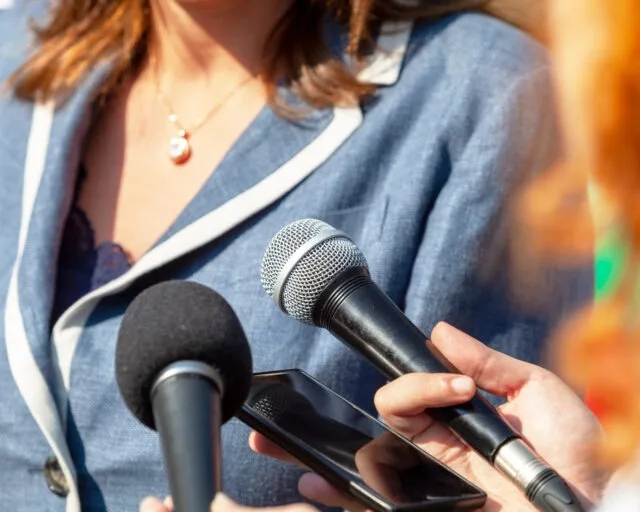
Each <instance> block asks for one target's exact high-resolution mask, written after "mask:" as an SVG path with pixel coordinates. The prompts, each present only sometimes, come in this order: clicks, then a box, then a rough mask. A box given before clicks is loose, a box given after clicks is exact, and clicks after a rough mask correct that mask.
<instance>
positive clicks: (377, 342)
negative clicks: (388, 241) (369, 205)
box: [314, 268, 520, 463]
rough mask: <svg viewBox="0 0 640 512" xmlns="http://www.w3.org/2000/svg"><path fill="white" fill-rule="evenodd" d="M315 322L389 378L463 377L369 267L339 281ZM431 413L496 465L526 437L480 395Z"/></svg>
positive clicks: (322, 301)
mask: <svg viewBox="0 0 640 512" xmlns="http://www.w3.org/2000/svg"><path fill="white" fill-rule="evenodd" d="M314 322H315V324H316V325H318V326H320V327H324V328H326V329H328V330H329V331H330V332H331V333H332V334H333V335H334V336H336V337H337V338H338V339H340V340H342V341H343V342H345V343H346V344H347V345H349V346H350V347H351V348H353V349H354V350H355V351H356V352H358V353H360V354H362V355H364V356H365V357H366V358H367V359H368V360H369V361H370V362H371V363H373V365H374V366H376V367H377V368H378V369H379V370H380V371H381V372H382V373H383V374H384V375H385V376H386V377H388V378H389V379H395V378H398V377H400V376H401V375H405V374H407V373H414V372H426V373H460V371H459V370H458V369H456V368H455V367H454V366H453V365H452V364H451V363H450V362H449V361H447V359H446V358H445V357H444V356H443V355H442V353H441V352H440V351H439V350H438V349H437V348H436V347H435V346H434V345H433V343H432V342H431V341H428V339H427V336H425V335H424V334H423V333H422V332H421V331H420V330H419V329H418V328H417V327H416V326H415V325H414V324H413V323H412V322H411V321H410V320H409V319H408V318H407V317H406V316H405V314H404V313H403V312H402V310H400V308H398V307H397V306H396V305H395V303H394V302H393V301H392V300H391V299H390V298H389V297H388V296H387V295H386V294H385V293H384V292H383V291H382V290H381V289H380V288H379V287H378V286H377V285H376V284H375V283H374V282H373V281H371V279H370V277H369V273H368V271H367V270H366V269H365V268H355V269H350V270H347V271H345V272H343V273H342V274H341V275H340V276H339V277H338V278H337V279H335V280H334V281H333V283H332V284H331V285H330V286H329V287H328V288H327V289H326V290H325V291H324V292H323V294H322V295H321V297H320V299H319V300H318V302H317V305H316V308H315V310H314ZM428 412H429V414H430V415H432V416H433V417H434V418H436V419H437V420H439V421H441V422H443V423H445V424H447V425H448V426H449V427H450V428H451V430H452V431H453V432H455V433H456V434H457V435H458V436H459V437H461V438H462V440H463V441H464V442H466V443H467V444H468V445H469V446H471V447H472V448H473V449H474V450H476V451H477V452H478V453H479V454H481V455H482V456H483V457H485V458H486V459H487V460H488V461H490V462H492V463H493V461H494V458H495V455H496V453H497V452H498V450H499V449H500V447H501V446H503V445H504V444H505V443H506V442H507V441H509V440H511V439H515V438H519V437H520V436H519V434H518V433H517V432H515V431H514V430H513V429H512V428H511V426H510V425H509V424H508V423H507V422H506V421H505V420H504V418H502V416H500V414H499V413H498V411H497V410H496V409H495V408H494V407H493V405H491V403H489V402H488V401H487V400H486V399H485V398H484V397H483V396H482V395H480V394H478V393H476V394H475V396H474V397H473V398H472V399H471V400H470V401H468V402H466V403H463V404H461V405H457V406H450V407H442V408H438V409H432V410H429V411H428Z"/></svg>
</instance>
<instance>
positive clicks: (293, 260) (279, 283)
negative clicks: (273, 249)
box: [273, 229, 352, 313]
mask: <svg viewBox="0 0 640 512" xmlns="http://www.w3.org/2000/svg"><path fill="white" fill-rule="evenodd" d="M330 238H346V239H347V240H350V241H352V240H351V238H349V237H348V236H347V234H346V233H343V232H342V231H340V230H339V229H330V230H327V231H322V232H321V233H318V234H317V235H315V236H313V237H311V238H310V239H309V240H307V241H306V242H305V243H303V244H302V245H301V246H300V247H298V248H297V249H296V251H295V252H294V253H293V254H292V255H291V256H290V257H289V259H288V260H287V262H286V263H285V265H284V266H283V267H282V270H280V273H279V274H278V279H276V282H275V284H274V285H273V300H274V301H275V302H276V304H277V305H278V307H279V308H280V309H281V310H282V311H284V312H285V313H287V311H286V310H285V309H284V304H283V302H282V300H283V297H282V291H283V290H284V285H285V284H286V282H287V280H288V279H289V275H290V274H291V271H292V270H293V268H294V267H295V266H296V265H297V264H298V262H299V261H300V260H301V259H302V258H304V256H305V255H306V254H307V253H309V252H311V250H312V249H313V248H315V247H317V246H318V245H320V244H321V243H322V242H324V241H325V240H329V239H330Z"/></svg>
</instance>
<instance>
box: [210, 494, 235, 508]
mask: <svg viewBox="0 0 640 512" xmlns="http://www.w3.org/2000/svg"><path fill="white" fill-rule="evenodd" d="M235 505H236V504H235V502H234V501H233V500H232V499H231V498H229V497H228V496H227V495H226V494H223V493H221V492H219V493H217V494H216V497H215V498H214V499H213V503H211V512H226V511H229V510H233V508H234V507H235Z"/></svg>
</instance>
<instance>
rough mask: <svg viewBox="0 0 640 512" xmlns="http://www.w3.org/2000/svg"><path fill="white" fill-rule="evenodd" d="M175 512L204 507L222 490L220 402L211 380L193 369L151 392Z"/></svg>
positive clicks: (203, 509)
mask: <svg viewBox="0 0 640 512" xmlns="http://www.w3.org/2000/svg"><path fill="white" fill-rule="evenodd" d="M151 403H152V407H153V417H154V420H155V424H156V429H157V431H158V434H159V435H160V443H161V445H162V452H163V455H164V460H165V464H166V467H167V473H168V476H169V488H170V490H171V495H172V497H173V503H174V507H175V508H174V510H175V511H176V512H208V511H209V510H210V507H211V501H212V500H213V498H214V496H215V494H216V492H217V491H218V490H220V489H221V475H222V470H221V453H222V452H221V443H220V426H221V404H220V394H219V392H218V389H217V387H216V386H215V384H214V383H213V382H212V381H211V380H209V379H208V378H206V377H204V376H202V375H198V374H184V373H183V374H178V375H175V376H173V377H169V378H167V379H166V380H163V381H161V382H159V383H158V384H157V385H156V386H155V387H154V390H153V393H152V396H151Z"/></svg>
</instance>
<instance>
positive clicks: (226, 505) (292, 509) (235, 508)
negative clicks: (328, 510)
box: [211, 492, 318, 512]
mask: <svg viewBox="0 0 640 512" xmlns="http://www.w3.org/2000/svg"><path fill="white" fill-rule="evenodd" d="M211 512H318V511H317V510H316V509H315V508H313V507H312V506H311V505H307V504H305V503H294V504H292V505H283V506H280V507H271V508H268V507H267V508H252V507H245V506H244V505H238V504H237V503H236V502H235V501H233V500H232V499H231V498H229V497H228V496H227V495H226V494H223V493H221V492H219V493H217V494H216V496H215V498H214V500H213V502H212V503H211Z"/></svg>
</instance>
